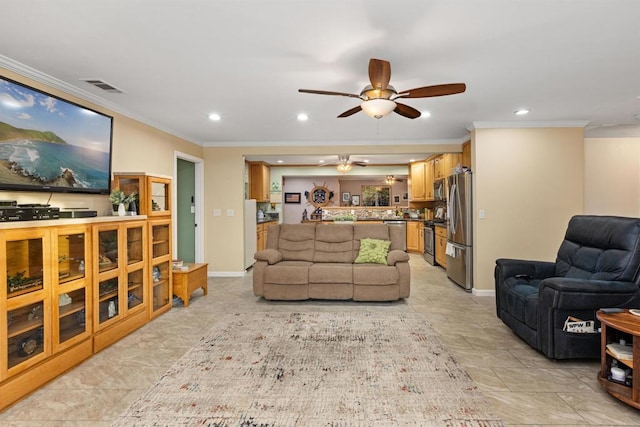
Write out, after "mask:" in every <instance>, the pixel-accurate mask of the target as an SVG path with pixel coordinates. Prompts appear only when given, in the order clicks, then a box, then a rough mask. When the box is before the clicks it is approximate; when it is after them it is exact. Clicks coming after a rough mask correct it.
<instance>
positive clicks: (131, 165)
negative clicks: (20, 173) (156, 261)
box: [0, 68, 203, 215]
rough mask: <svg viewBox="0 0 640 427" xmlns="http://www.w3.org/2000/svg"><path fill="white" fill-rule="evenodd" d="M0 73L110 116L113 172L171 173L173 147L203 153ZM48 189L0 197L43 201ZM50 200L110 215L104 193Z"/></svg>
mask: <svg viewBox="0 0 640 427" xmlns="http://www.w3.org/2000/svg"><path fill="white" fill-rule="evenodd" d="M0 74H2V75H3V76H5V77H8V78H10V79H13V80H16V81H18V82H21V83H24V84H26V85H29V86H31V87H34V88H36V89H40V90H42V91H45V92H47V93H50V94H52V95H56V96H59V97H60V98H63V99H66V100H69V101H72V102H75V103H77V104H80V105H83V106H86V107H88V108H91V109H93V110H96V111H99V112H102V113H104V114H107V115H109V116H112V117H113V147H112V164H111V169H112V171H114V172H147V173H151V174H160V175H165V176H173V174H174V170H173V169H174V160H173V158H174V150H177V151H181V152H184V153H187V154H190V155H192V156H195V157H202V156H203V149H202V147H201V146H199V145H196V144H193V143H190V142H188V141H185V140H184V139H181V138H178V137H175V136H173V135H170V134H168V133H166V132H162V131H160V130H158V129H155V128H153V127H151V126H148V125H145V124H143V123H140V122H138V121H136V120H133V119H130V118H128V117H125V116H123V115H121V114H118V113H115V112H113V111H110V110H107V109H105V108H102V107H99V106H97V105H94V104H92V103H90V102H87V101H85V100H82V99H79V98H77V97H74V96H71V95H68V94H66V93H63V92H61V91H59V90H56V89H53V88H51V87H48V86H46V85H44V84H42V83H38V82H36V81H33V80H30V79H27V78H25V77H23V76H20V75H18V74H16V73H13V72H11V71H9V70H5V69H3V68H0ZM48 197H49V194H48V193H39V192H0V198H1V199H7V200H17V201H18V202H19V203H43V202H44V201H46V198H48ZM51 204H52V205H54V206H57V207H61V208H66V207H87V208H89V209H94V210H97V211H98V214H99V215H110V214H111V204H110V203H109V199H108V197H107V196H92V195H86V194H81V195H80V194H61V193H54V194H53V196H52V198H51Z"/></svg>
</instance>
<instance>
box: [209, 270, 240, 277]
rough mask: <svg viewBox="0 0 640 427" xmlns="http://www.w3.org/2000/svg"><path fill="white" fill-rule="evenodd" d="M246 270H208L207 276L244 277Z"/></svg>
mask: <svg viewBox="0 0 640 427" xmlns="http://www.w3.org/2000/svg"><path fill="white" fill-rule="evenodd" d="M246 275H247V272H246V271H208V272H207V277H244V276H246Z"/></svg>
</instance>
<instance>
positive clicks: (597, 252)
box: [555, 215, 640, 282]
mask: <svg viewBox="0 0 640 427" xmlns="http://www.w3.org/2000/svg"><path fill="white" fill-rule="evenodd" d="M639 230H640V219H638V220H636V221H629V219H628V218H617V217H611V216H592V215H576V216H574V217H573V218H571V220H570V221H569V226H568V228H567V232H566V234H565V238H564V241H563V242H562V244H561V245H560V249H559V250H558V256H557V258H556V274H555V276H560V277H568V278H574V279H587V280H621V281H628V282H632V281H634V279H636V278H637V275H638V271H640V250H639V248H640V232H639Z"/></svg>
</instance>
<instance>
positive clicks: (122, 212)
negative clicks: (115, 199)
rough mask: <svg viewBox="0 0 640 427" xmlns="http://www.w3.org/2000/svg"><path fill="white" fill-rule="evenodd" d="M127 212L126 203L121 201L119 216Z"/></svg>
mask: <svg viewBox="0 0 640 427" xmlns="http://www.w3.org/2000/svg"><path fill="white" fill-rule="evenodd" d="M126 214H127V210H126V209H125V208H124V203H120V204H119V205H118V216H125V215H126Z"/></svg>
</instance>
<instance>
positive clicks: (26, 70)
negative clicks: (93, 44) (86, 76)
mask: <svg viewBox="0 0 640 427" xmlns="http://www.w3.org/2000/svg"><path fill="white" fill-rule="evenodd" d="M0 67H2V68H4V69H7V70H9V71H12V72H14V73H16V74H20V75H21V76H23V77H26V78H28V79H31V80H34V81H36V82H38V83H42V84H44V85H47V86H49V87H51V88H53V89H57V90H59V91H61V92H64V93H66V94H68V95H71V96H75V97H77V98H80V99H82V100H83V101H87V102H91V103H93V104H95V105H97V106H100V107H102V108H105V109H107V110H109V111H112V112H114V113H118V114H121V115H123V116H126V117H128V118H130V119H133V120H136V121H138V122H140V123H144V124H146V125H148V126H151V127H153V128H156V129H158V130H161V131H163V132H166V133H168V134H171V135H174V136H177V137H178V138H182V139H184V140H185V141H188V142H191V143H193V144H197V145H202V144H200V143H198V142H195V141H192V140H191V139H189V138H188V137H186V136H184V135H180V133H178V132H176V131H175V130H173V129H169V128H166V127H164V126H162V125H160V124H158V123H155V122H153V121H151V120H149V119H147V118H145V117H142V116H140V115H138V114H135V113H132V112H131V111H127V110H126V109H125V108H123V107H122V106H121V105H119V104H116V103H114V102H112V101H109V100H108V99H105V98H102V97H100V96H98V95H96V94H94V93H91V92H88V91H86V90H84V89H80V88H79V87H76V86H73V85H71V84H69V83H67V82H64V81H62V80H59V79H56V78H55V77H52V76H50V75H48V74H45V73H43V72H41V71H38V70H36V69H35V68H31V67H29V66H28V65H25V64H22V63H20V62H18V61H15V60H13V59H11V58H8V57H6V56H4V55H0ZM121 95H125V94H121Z"/></svg>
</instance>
